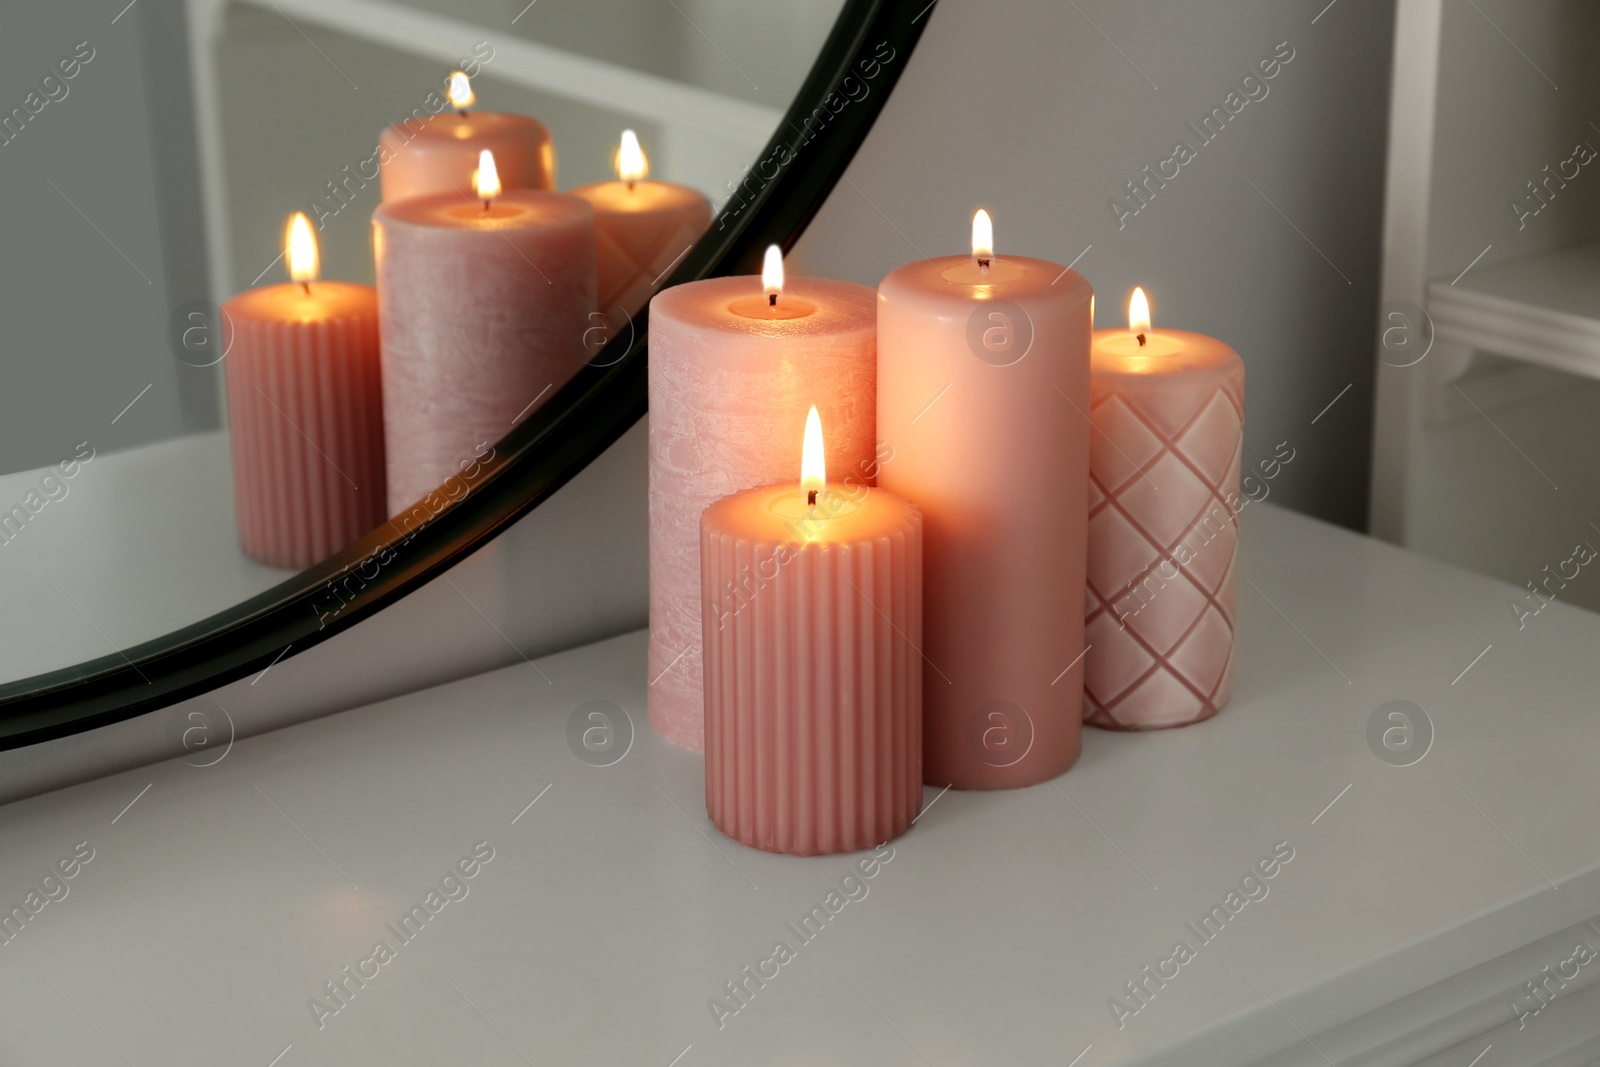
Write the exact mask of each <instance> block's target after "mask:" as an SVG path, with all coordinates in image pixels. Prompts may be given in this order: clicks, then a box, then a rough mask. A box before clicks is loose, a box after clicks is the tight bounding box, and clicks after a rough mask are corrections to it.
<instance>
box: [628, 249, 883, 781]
mask: <svg viewBox="0 0 1600 1067" xmlns="http://www.w3.org/2000/svg"><path fill="white" fill-rule="evenodd" d="M873 310H874V309H873V298H872V290H871V289H868V288H866V287H865V286H861V285H853V284H851V283H849V282H839V281H829V280H824V279H818V278H791V279H789V280H788V282H787V284H784V285H782V293H781V295H779V297H778V300H777V303H776V304H771V303H769V300H768V294H767V293H766V292H764V290H763V282H762V281H761V280H759V279H757V278H753V277H749V276H742V277H731V278H708V279H706V280H704V281H697V282H690V283H689V284H687V285H679V286H674V287H673V288H671V289H666V290H663V291H662V292H660V293H658V294H657V295H656V297H655V298H654V299H653V300H651V301H650V386H649V388H650V664H649V671H648V679H649V682H650V686H649V708H650V724H651V725H652V726H654V727H655V729H656V730H657V731H658V732H659V733H660V734H661V735H662V736H663V737H665V738H666V739H667V740H669V741H671V742H672V743H673V744H676V745H679V746H681V747H683V748H689V749H693V750H695V751H700V750H702V749H703V748H704V747H705V716H704V705H703V702H702V694H703V684H702V670H701V666H702V662H703V658H702V655H701V643H700V642H701V632H700V559H699V549H700V513H701V512H702V511H704V510H705V508H706V506H707V505H709V504H710V503H712V502H713V501H715V500H720V499H721V498H722V497H725V496H728V495H729V494H731V493H736V492H738V491H739V490H741V489H750V488H754V487H755V486H758V485H771V484H773V483H776V482H780V481H784V480H786V479H789V478H792V477H794V472H795V471H796V470H798V469H799V466H800V446H801V437H800V430H801V428H802V427H803V426H804V425H805V418H806V410H807V408H808V407H810V406H811V405H813V404H815V405H816V406H817V408H818V409H819V410H820V411H821V413H822V419H823V421H824V422H825V423H826V424H827V426H828V440H827V448H828V469H829V470H832V471H835V472H838V477H839V479H840V480H841V481H846V480H850V479H853V480H854V482H855V483H865V482H870V481H871V479H872V477H873V473H874V470H875V468H874V466H873V464H874V450H873V407H874V402H873V381H874V366H873Z"/></svg>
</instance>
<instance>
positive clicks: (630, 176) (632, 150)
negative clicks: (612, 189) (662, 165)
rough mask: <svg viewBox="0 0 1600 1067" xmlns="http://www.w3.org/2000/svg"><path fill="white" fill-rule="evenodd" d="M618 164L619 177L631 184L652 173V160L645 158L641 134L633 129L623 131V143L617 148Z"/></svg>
mask: <svg viewBox="0 0 1600 1067" xmlns="http://www.w3.org/2000/svg"><path fill="white" fill-rule="evenodd" d="M616 166H617V177H619V178H621V179H622V180H623V181H625V182H627V183H628V184H629V185H632V184H633V183H634V182H637V181H643V180H644V177H645V175H647V174H649V173H650V161H649V160H648V159H646V158H645V154H644V149H643V148H640V147H639V135H638V134H636V133H634V132H633V131H632V130H623V131H622V144H621V146H620V147H619V148H618V149H617V158H616Z"/></svg>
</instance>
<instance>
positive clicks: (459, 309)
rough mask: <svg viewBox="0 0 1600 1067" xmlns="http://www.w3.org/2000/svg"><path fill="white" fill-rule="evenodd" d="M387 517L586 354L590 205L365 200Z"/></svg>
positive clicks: (555, 197) (450, 197)
mask: <svg viewBox="0 0 1600 1067" xmlns="http://www.w3.org/2000/svg"><path fill="white" fill-rule="evenodd" d="M372 227H373V246H374V251H375V253H376V257H377V267H378V302H379V306H380V308H381V310H382V315H381V325H382V332H383V416H384V427H385V436H386V440H387V447H388V456H389V467H388V470H389V477H388V482H389V513H390V514H391V515H396V514H399V513H400V512H401V511H404V510H405V509H406V508H407V507H408V506H409V505H411V504H412V503H413V502H414V501H416V500H418V499H420V498H421V497H423V496H425V495H426V494H427V493H428V492H429V491H430V490H432V489H433V488H434V487H435V486H437V485H438V484H439V483H440V482H442V481H444V479H445V478H446V477H447V476H449V475H451V474H454V473H456V472H457V470H459V469H460V464H461V461H462V460H465V459H468V458H470V457H472V456H473V455H474V454H475V453H476V452H477V451H478V450H479V449H480V447H481V446H482V445H484V444H489V443H493V442H495V441H498V440H499V439H500V438H501V437H503V436H505V434H506V433H508V432H509V431H510V430H511V428H512V426H513V425H515V424H516V423H517V422H520V421H521V420H522V419H523V418H525V417H526V416H527V414H528V413H529V412H531V411H532V410H533V408H534V406H535V404H537V403H540V402H543V401H546V400H548V399H549V398H550V397H551V396H552V395H554V393H555V391H556V390H558V389H559V388H560V387H561V386H562V384H563V383H565V382H566V381H567V379H569V378H571V377H572V375H573V374H574V373H576V371H577V370H578V368H579V367H581V366H582V365H583V362H584V360H585V358H586V355H587V353H586V350H585V347H584V331H585V330H587V329H588V328H589V325H590V324H589V321H588V318H587V316H588V312H589V310H590V309H591V308H593V307H594V292H595V289H594V286H595V238H594V211H593V209H592V208H590V207H589V205H588V203H587V202H585V201H583V200H579V199H578V198H577V197H572V196H563V195H562V194H560V193H546V192H536V191H534V190H530V189H514V190H511V191H509V192H506V193H504V194H502V195H499V196H496V197H494V199H493V200H492V202H491V203H490V206H489V207H488V209H487V210H486V209H485V208H484V205H483V203H482V201H480V200H476V199H470V198H467V197H463V196H461V195H458V194H456V193H441V194H439V195H436V196H424V197H418V198H415V199H412V200H402V201H399V202H391V203H384V204H381V205H379V207H378V209H377V211H376V212H374V213H373V216H372Z"/></svg>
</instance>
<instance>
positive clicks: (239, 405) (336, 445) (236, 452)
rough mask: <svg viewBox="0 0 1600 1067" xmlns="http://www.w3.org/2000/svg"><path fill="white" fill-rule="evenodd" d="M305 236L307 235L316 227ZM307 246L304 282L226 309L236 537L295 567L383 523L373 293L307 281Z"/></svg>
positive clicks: (248, 295)
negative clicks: (229, 339)
mask: <svg viewBox="0 0 1600 1067" xmlns="http://www.w3.org/2000/svg"><path fill="white" fill-rule="evenodd" d="M296 219H297V223H303V221H304V216H297V217H296ZM296 228H297V229H300V228H301V227H300V226H299V225H297V226H296ZM301 239H302V240H303V241H304V242H307V243H309V242H311V240H312V238H311V232H310V227H309V226H304V227H303V235H302V238H301ZM302 247H304V246H302ZM310 248H311V252H310V255H311V257H312V260H311V263H312V265H311V266H309V267H308V266H306V265H304V264H301V265H300V268H299V270H298V272H297V273H299V274H301V275H302V276H304V277H305V278H306V279H307V280H306V282H305V284H301V283H291V284H287V285H269V286H264V287H262V288H260V289H251V290H250V291H248V292H245V293H240V294H239V295H238V296H236V297H234V298H233V299H231V300H229V301H228V302H227V303H226V304H224V305H223V308H222V313H223V321H224V322H226V323H229V324H230V325H231V327H232V331H233V333H232V341H231V344H230V345H229V347H228V349H227V361H226V375H227V385H228V433H229V437H230V440H231V442H232V451H233V491H234V504H235V510H236V513H237V517H238V525H239V544H240V547H241V548H243V550H244V553H245V555H247V556H249V557H250V558H252V559H255V560H259V561H260V562H262V563H266V564H268V565H269V566H273V567H287V568H291V569H293V570H303V569H304V568H306V567H309V566H311V565H312V564H314V563H316V562H318V561H320V560H323V559H326V558H327V557H328V556H330V555H332V554H333V553H335V552H337V551H338V550H339V549H341V548H343V547H345V546H346V545H348V544H350V543H351V542H352V541H355V540H357V539H359V538H360V537H361V536H362V535H363V534H365V533H367V531H369V530H371V529H372V528H373V527H375V526H377V525H378V524H379V523H381V522H383V520H384V461H383V389H382V385H381V384H380V382H379V359H378V298H377V294H376V292H374V291H373V289H372V288H371V287H370V286H365V285H353V284H351V283H349V282H324V281H312V280H310V279H311V277H312V276H314V274H315V266H314V262H315V246H314V245H310ZM294 254H295V253H294V251H293V250H291V252H290V255H291V256H293V255H294ZM300 254H301V255H304V254H306V253H305V252H304V251H302V252H301V253H300ZM293 262H294V260H293V259H291V263H293Z"/></svg>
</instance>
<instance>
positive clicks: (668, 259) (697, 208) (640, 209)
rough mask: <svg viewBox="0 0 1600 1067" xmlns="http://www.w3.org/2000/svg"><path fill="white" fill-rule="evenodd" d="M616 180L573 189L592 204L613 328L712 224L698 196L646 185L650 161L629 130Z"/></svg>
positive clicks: (602, 287) (605, 306) (602, 296)
mask: <svg viewBox="0 0 1600 1067" xmlns="http://www.w3.org/2000/svg"><path fill="white" fill-rule="evenodd" d="M616 167H617V180H616V181H614V182H597V183H595V184H593V185H580V186H578V188H576V189H574V190H572V195H573V196H579V197H582V198H583V199H585V200H587V201H589V203H591V204H593V205H594V222H595V231H596V236H597V240H598V249H597V254H598V256H599V273H600V278H599V292H598V294H597V295H598V298H599V301H600V303H599V305H598V310H599V311H600V312H601V313H602V314H603V315H605V317H606V319H607V321H608V322H609V324H610V325H611V327H612V328H613V329H615V328H617V327H619V326H621V324H622V321H623V320H625V319H627V318H628V317H629V316H630V315H632V314H634V313H635V312H636V311H638V310H639V309H640V308H642V307H644V306H645V304H646V303H647V302H648V301H649V299H650V293H651V291H652V290H653V289H654V288H655V284H656V282H658V281H659V280H660V279H661V276H662V275H663V274H665V273H666V272H667V270H668V269H670V268H671V267H672V265H673V264H674V263H676V262H677V261H678V260H680V259H682V258H683V254H684V253H685V252H687V251H689V249H690V248H691V247H693V245H694V242H695V241H696V240H698V239H699V237H700V235H701V234H703V233H705V231H706V227H708V226H710V225H711V205H710V204H709V203H707V202H706V198H705V197H704V196H702V195H701V194H700V193H699V192H698V191H696V190H694V189H691V188H689V187H688V186H687V185H675V184H673V183H672V182H663V181H647V180H646V177H645V176H646V175H647V174H649V173H650V164H649V160H647V159H646V158H645V154H644V150H643V149H642V148H640V147H639V138H638V137H637V136H636V135H635V134H634V132H633V131H632V130H624V131H622V144H621V146H620V147H619V148H618V149H617V158H616Z"/></svg>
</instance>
